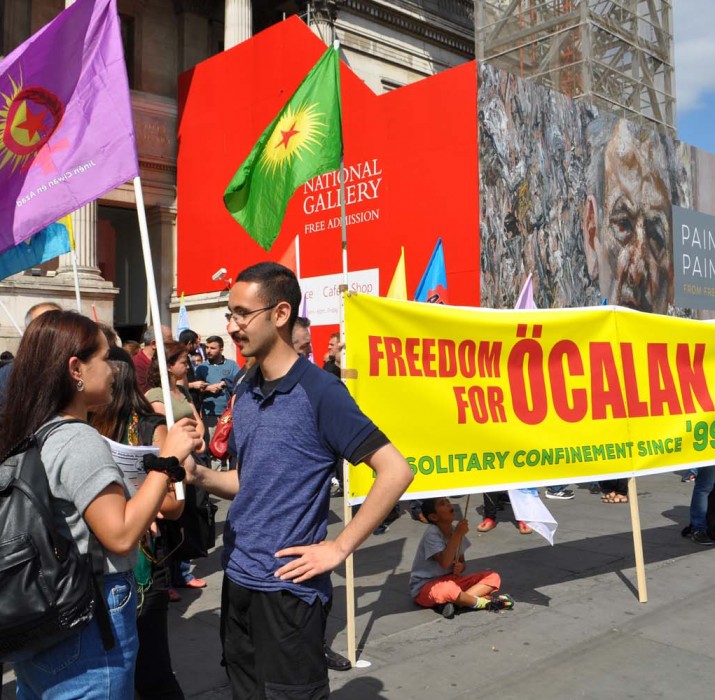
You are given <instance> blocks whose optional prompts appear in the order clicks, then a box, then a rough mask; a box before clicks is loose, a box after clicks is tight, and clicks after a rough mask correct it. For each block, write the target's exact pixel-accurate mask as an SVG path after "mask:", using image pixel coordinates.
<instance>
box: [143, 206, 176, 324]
mask: <svg viewBox="0 0 715 700" xmlns="http://www.w3.org/2000/svg"><path fill="white" fill-rule="evenodd" d="M147 225H148V228H149V243H150V245H151V257H152V264H153V265H154V276H155V278H156V293H157V297H158V298H159V312H160V314H161V322H162V323H164V324H166V325H168V326H169V325H171V314H170V313H169V304H170V302H171V293H172V291H173V290H174V288H175V287H176V275H175V270H176V260H175V259H174V251H175V250H176V236H175V233H176V210H175V209H174V208H173V207H167V206H161V205H156V206H153V207H150V208H149V209H148V210H147Z"/></svg>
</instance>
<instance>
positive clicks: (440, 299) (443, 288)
mask: <svg viewBox="0 0 715 700" xmlns="http://www.w3.org/2000/svg"><path fill="white" fill-rule="evenodd" d="M415 301H425V302H427V303H428V304H448V303H449V301H448V299H447V268H446V267H445V266H444V251H443V250H442V239H441V238H438V239H437V245H436V246H435V247H434V250H433V251H432V257H431V258H430V259H429V263H428V264H427V269H426V270H425V272H424V274H423V275H422V279H421V280H420V283H419V285H418V286H417V291H416V292H415Z"/></svg>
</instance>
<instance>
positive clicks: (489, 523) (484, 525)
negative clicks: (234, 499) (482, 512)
mask: <svg viewBox="0 0 715 700" xmlns="http://www.w3.org/2000/svg"><path fill="white" fill-rule="evenodd" d="M496 526H497V521H496V520H494V519H492V518H484V520H482V522H481V523H479V525H477V530H479V532H489V530H493V529H494V528H495V527H496Z"/></svg>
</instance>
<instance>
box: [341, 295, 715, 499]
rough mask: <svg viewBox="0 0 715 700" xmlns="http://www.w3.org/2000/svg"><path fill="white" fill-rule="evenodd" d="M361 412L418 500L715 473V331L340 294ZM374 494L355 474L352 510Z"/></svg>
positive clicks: (602, 312)
mask: <svg viewBox="0 0 715 700" xmlns="http://www.w3.org/2000/svg"><path fill="white" fill-rule="evenodd" d="M344 304H345V334H346V353H347V355H346V367H347V369H348V370H352V371H348V372H347V374H348V375H349V376H351V377H352V378H351V379H348V380H347V385H348V388H349V389H350V392H351V393H352V395H353V396H354V397H355V399H356V400H357V402H358V404H359V405H360V407H361V409H362V410H363V411H364V412H365V413H366V414H367V415H368V416H370V418H372V419H373V420H374V421H375V423H376V424H377V426H378V427H379V428H380V429H381V430H382V431H383V432H384V433H386V434H387V436H388V438H389V439H390V440H391V441H392V442H393V443H394V444H395V445H396V446H397V448H398V449H399V450H400V451H401V452H402V454H404V455H405V457H406V458H407V461H408V462H409V464H410V466H411V467H412V470H413V472H414V473H415V479H414V481H413V483H412V486H411V487H410V489H409V492H408V497H409V495H410V494H411V495H413V497H415V498H420V497H427V496H434V495H445V494H454V493H475V492H480V491H494V490H501V489H508V488H524V487H530V486H537V485H549V484H567V483H576V482H583V481H594V480H600V479H606V478H615V477H622V476H634V475H638V474H652V473H656V472H661V471H673V470H675V469H682V468H686V467H697V466H703V465H709V464H713V463H715V404H714V403H713V398H714V397H715V326H713V325H711V324H708V323H705V322H702V321H692V320H687V319H680V318H670V317H666V316H658V315H654V314H645V313H638V312H635V311H631V310H628V309H623V308H619V307H610V306H602V307H594V308H588V309H551V310H544V311H522V310H514V311H511V310H507V311H494V310H490V309H463V308H462V309H460V308H455V307H449V306H441V305H434V304H420V303H415V302H404V301H393V300H389V299H381V298H378V297H373V296H366V295H354V294H353V295H350V296H345V298H344ZM372 483H373V473H372V470H370V469H369V468H368V467H366V466H365V465H358V466H356V467H355V466H353V467H351V468H350V471H349V499H350V502H351V503H359V502H361V501H362V500H363V499H364V497H365V495H366V494H367V492H368V491H369V489H370V487H371V485H372Z"/></svg>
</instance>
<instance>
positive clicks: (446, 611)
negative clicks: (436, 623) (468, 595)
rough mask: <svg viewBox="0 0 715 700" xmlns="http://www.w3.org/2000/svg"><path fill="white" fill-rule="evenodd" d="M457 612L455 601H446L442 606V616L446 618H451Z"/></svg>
mask: <svg viewBox="0 0 715 700" xmlns="http://www.w3.org/2000/svg"><path fill="white" fill-rule="evenodd" d="M456 612H457V609H456V608H455V607H454V603H445V604H444V605H443V606H442V617H443V618H444V619H445V620H451V619H452V618H453V617H454V614H455V613H456Z"/></svg>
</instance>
